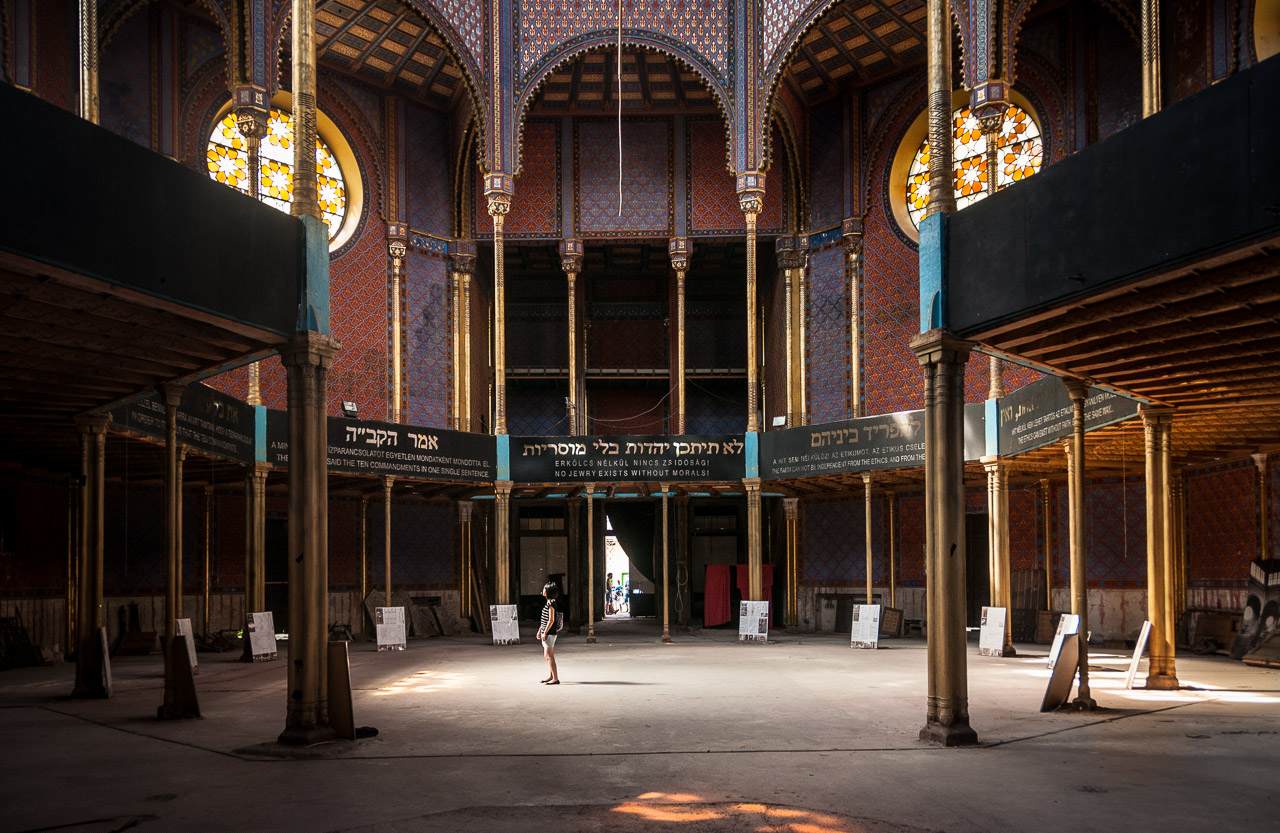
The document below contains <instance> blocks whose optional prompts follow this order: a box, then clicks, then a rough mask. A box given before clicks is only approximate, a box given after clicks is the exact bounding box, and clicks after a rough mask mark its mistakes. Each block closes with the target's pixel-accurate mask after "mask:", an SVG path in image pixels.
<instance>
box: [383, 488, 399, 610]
mask: <svg viewBox="0 0 1280 833" xmlns="http://www.w3.org/2000/svg"><path fill="white" fill-rule="evenodd" d="M395 483H396V479H395V478H394V477H384V478H382V580H383V586H384V592H385V593H386V596H385V598H384V601H383V604H385V605H386V606H387V607H391V487H392V486H394V485H395Z"/></svg>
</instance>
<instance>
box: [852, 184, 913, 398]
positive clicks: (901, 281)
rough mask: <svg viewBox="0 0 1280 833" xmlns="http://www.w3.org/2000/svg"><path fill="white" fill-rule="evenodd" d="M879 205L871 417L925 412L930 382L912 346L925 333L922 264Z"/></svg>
mask: <svg viewBox="0 0 1280 833" xmlns="http://www.w3.org/2000/svg"><path fill="white" fill-rule="evenodd" d="M891 222H895V221H894V220H892V219H889V218H886V217H885V214H884V207H883V201H882V200H878V199H877V200H874V201H873V203H872V207H871V211H870V213H869V214H868V216H867V220H866V224H865V226H864V232H863V233H864V237H863V252H864V254H863V281H862V321H863V327H862V395H863V405H864V407H865V408H866V412H867V413H869V414H884V413H891V412H893V411H907V410H911V409H913V408H920V407H923V401H924V399H923V397H924V393H923V391H924V377H923V375H922V372H921V370H920V364H919V362H917V361H916V357H915V355H914V354H913V353H912V352H911V348H910V347H908V346H907V345H908V342H909V341H910V339H911V337H912V336H913V335H915V334H916V332H917V331H918V330H919V323H920V322H919V315H920V311H919V306H918V301H917V299H918V298H919V264H918V258H917V255H916V252H915V249H913V248H912V247H911V246H909V245H907V244H906V243H904V242H902V240H901V239H899V238H898V236H897V235H896V234H894V232H893V230H892V229H890V228H889V223H891Z"/></svg>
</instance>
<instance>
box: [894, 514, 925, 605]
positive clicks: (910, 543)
mask: <svg viewBox="0 0 1280 833" xmlns="http://www.w3.org/2000/svg"><path fill="white" fill-rule="evenodd" d="M894 520H896V521H897V526H898V540H897V556H898V584H900V585H901V586H903V587H923V586H924V580H925V569H924V497H923V496H922V495H899V496H898V509H897V513H896V517H895V519H894Z"/></svg>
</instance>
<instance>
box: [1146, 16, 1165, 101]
mask: <svg viewBox="0 0 1280 833" xmlns="http://www.w3.org/2000/svg"><path fill="white" fill-rule="evenodd" d="M1162 97H1163V92H1162V91H1161V89H1160V0H1142V117H1143V118H1144V119H1145V118H1146V117H1147V116H1152V115H1155V114H1156V113H1158V112H1160V108H1161V106H1162Z"/></svg>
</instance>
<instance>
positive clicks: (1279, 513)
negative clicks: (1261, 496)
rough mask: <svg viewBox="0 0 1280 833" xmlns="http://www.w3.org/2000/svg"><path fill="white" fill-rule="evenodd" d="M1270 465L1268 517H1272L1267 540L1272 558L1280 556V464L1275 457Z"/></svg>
mask: <svg viewBox="0 0 1280 833" xmlns="http://www.w3.org/2000/svg"><path fill="white" fill-rule="evenodd" d="M1268 465H1269V466H1270V468H1271V480H1270V483H1269V485H1268V486H1267V496H1268V497H1269V498H1270V499H1271V507H1270V509H1269V510H1268V511H1267V517H1269V518H1270V519H1271V534H1270V535H1268V536H1267V540H1268V541H1269V542H1270V543H1271V553H1270V557H1271V558H1280V464H1278V463H1276V461H1275V460H1274V459H1272V460H1270V462H1269V463H1268Z"/></svg>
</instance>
